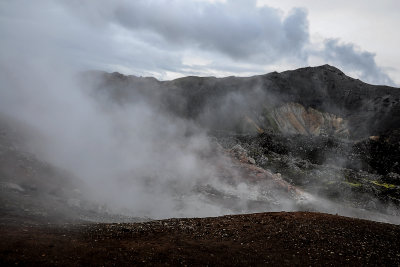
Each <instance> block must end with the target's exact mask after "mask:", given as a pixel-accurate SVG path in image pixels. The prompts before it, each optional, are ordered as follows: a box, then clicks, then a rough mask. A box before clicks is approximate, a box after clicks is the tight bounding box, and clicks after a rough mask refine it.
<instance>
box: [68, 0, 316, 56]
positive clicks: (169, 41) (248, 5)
mask: <svg viewBox="0 0 400 267" xmlns="http://www.w3.org/2000/svg"><path fill="white" fill-rule="evenodd" d="M67 4H68V6H72V7H73V8H74V9H76V8H77V5H76V4H77V2H76V1H75V2H74V4H72V5H71V4H70V3H67ZM96 8H101V9H100V10H99V11H98V12H95V14H96V16H95V21H98V14H104V19H105V20H108V21H109V22H111V23H117V24H119V25H121V26H123V27H125V28H127V29H130V30H131V31H134V34H138V33H140V32H143V31H147V32H152V33H155V34H157V35H159V36H161V37H162V38H163V40H164V42H163V43H160V44H159V45H161V46H165V45H166V46H167V47H169V48H170V46H171V45H172V46H173V47H177V48H179V49H181V48H182V47H183V48H185V47H188V46H190V47H197V48H198V49H206V50H212V51H216V52H219V53H222V54H224V55H227V56H229V57H230V58H232V59H236V60H250V61H253V62H258V63H265V62H267V61H275V60H278V59H280V58H281V57H290V56H295V57H298V56H299V55H301V54H302V53H303V48H304V45H305V44H307V43H308V41H309V33H308V22H307V12H306V11H305V10H303V9H294V10H293V11H292V12H291V13H290V14H289V15H288V16H287V17H286V18H284V17H283V15H282V14H281V12H280V11H279V10H277V9H274V8H270V7H262V8H258V7H257V6H256V1H251V2H249V1H228V2H226V3H214V4H213V3H204V2H203V3H199V2H190V1H156V2H155V1H134V2H125V1H119V2H117V3H116V4H115V5H114V6H113V7H112V8H111V10H109V12H108V13H104V12H103V8H102V7H101V6H100V7H99V5H98V4H97V3H95V2H92V7H91V8H87V9H89V10H93V9H96ZM90 13H93V11H90ZM85 16H87V15H85ZM90 17H93V16H90Z"/></svg>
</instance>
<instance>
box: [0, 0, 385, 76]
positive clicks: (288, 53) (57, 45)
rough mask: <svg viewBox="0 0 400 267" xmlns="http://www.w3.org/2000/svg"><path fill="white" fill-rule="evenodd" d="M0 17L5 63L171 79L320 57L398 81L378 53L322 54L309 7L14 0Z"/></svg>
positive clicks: (342, 49)
mask: <svg viewBox="0 0 400 267" xmlns="http://www.w3.org/2000/svg"><path fill="white" fill-rule="evenodd" d="M21 6H23V7H24V8H21ZM0 20H1V23H0V32H1V34H2V37H3V39H2V42H1V43H0V60H2V61H4V62H7V61H12V60H14V61H15V59H16V58H18V60H20V61H45V60H49V61H52V62H56V63H57V62H65V63H66V64H68V65H76V66H79V67H80V69H81V70H84V69H102V70H106V71H120V72H123V73H126V74H135V75H143V76H156V77H157V78H161V79H166V78H167V79H168V78H169V77H170V76H169V75H168V72H172V73H174V74H173V75H175V76H176V75H178V76H179V74H180V75H193V74H202V75H205V76H209V75H212V76H215V75H216V76H221V75H223V74H224V73H229V75H231V74H233V75H235V74H236V75H241V76H243V75H248V74H260V73H261V72H264V70H265V69H267V67H268V66H274V65H276V66H281V65H282V64H285V65H286V66H288V67H285V68H289V67H293V68H295V67H301V66H305V65H308V64H309V63H308V60H309V57H310V55H317V56H318V57H319V58H323V59H324V60H325V61H327V63H331V64H334V65H336V66H337V67H339V68H341V69H343V70H344V71H346V72H347V71H351V72H356V73H357V72H358V73H360V75H359V78H361V79H363V80H365V81H367V82H372V83H382V84H393V82H392V80H391V79H390V78H389V76H388V75H387V74H385V72H384V70H383V69H382V68H380V67H379V66H378V65H377V63H376V62H375V58H374V54H372V53H369V52H364V51H361V52H360V51H358V50H357V49H355V46H354V45H351V44H350V45H346V44H345V45H343V44H340V43H339V42H338V41H337V40H327V41H326V43H325V46H324V50H323V52H321V51H318V50H317V49H316V48H314V47H316V45H315V44H312V43H310V38H309V35H310V34H309V29H308V20H307V12H306V10H304V9H293V10H292V11H291V12H290V13H289V14H288V15H286V16H285V15H284V14H283V13H282V12H281V11H280V10H278V9H274V8H271V7H266V6H264V7H257V6H256V1H242V0H230V1H229V0H228V1H227V2H225V3H220V2H219V3H209V2H199V1H181V0H175V1H164V0H160V1H143V0H138V1H125V0H117V1H112V2H111V1H105V0H98V1H93V0H88V1H82V0H68V1H66V0H63V1H49V0H40V1H35V2H32V1H26V0H15V1H3V2H0ZM26 44H29V45H26ZM191 55H197V56H198V55H206V58H207V59H211V60H210V63H208V64H206V66H196V65H195V66H194V67H190V68H189V67H188V66H187V65H185V63H184V60H183V59H184V57H189V58H190V57H191ZM278 70H281V69H278ZM244 73H246V74H244Z"/></svg>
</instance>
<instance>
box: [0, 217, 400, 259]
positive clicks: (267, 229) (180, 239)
mask: <svg viewBox="0 0 400 267" xmlns="http://www.w3.org/2000/svg"><path fill="white" fill-rule="evenodd" d="M0 237H1V241H0V265H1V266H5V265H16V264H17V265H29V266H32V265H41V266H43V265H44V266H46V265H47V266H48V265H52V266H54V265H67V266H89V265H96V266H103V265H105V266H110V265H111V266H112V265H117V266H132V265H172V266H175V265H188V266H190V265H225V266H232V265H244V266H248V265H266V264H268V265H279V266H280V265H290V266H293V265H351V266H354V265H356V266H365V265H379V266H384V265H385V266H400V226H399V225H392V224H385V223H377V222H372V221H366V220H360V219H353V218H347V217H341V216H335V215H327V214H321V213H310V212H278V213H259V214H250V215H234V216H224V217H217V218H195V219H169V220H162V221H151V222H145V223H129V224H128V223H126V224H70V225H68V224H64V225H34V224H29V225H28V224H14V225H10V224H2V225H0Z"/></svg>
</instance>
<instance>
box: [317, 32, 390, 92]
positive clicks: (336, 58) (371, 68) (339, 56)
mask: <svg viewBox="0 0 400 267" xmlns="http://www.w3.org/2000/svg"><path fill="white" fill-rule="evenodd" d="M323 57H324V59H325V60H327V61H331V62H333V63H334V64H337V65H338V66H340V67H342V68H344V69H345V70H346V71H356V72H359V73H360V74H359V75H360V78H361V79H362V80H363V81H366V82H369V83H373V84H385V85H395V84H394V82H393V80H392V79H390V77H389V76H388V75H387V74H386V73H385V72H384V71H383V70H382V68H380V67H379V66H378V65H377V64H376V61H375V54H373V53H371V52H368V51H360V50H358V49H357V48H356V46H355V45H354V44H351V43H340V42H339V40H337V39H328V40H326V41H325V46H324V50H323Z"/></svg>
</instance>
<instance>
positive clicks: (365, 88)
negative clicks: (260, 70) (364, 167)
mask: <svg viewBox="0 0 400 267" xmlns="http://www.w3.org/2000/svg"><path fill="white" fill-rule="evenodd" d="M98 76H101V77H102V80H101V82H98V83H96V85H95V86H94V87H95V88H96V90H95V91H96V93H99V92H103V93H106V94H107V95H108V96H109V97H110V98H111V99H113V100H114V101H117V102H118V103H123V102H132V101H141V100H144V101H150V102H151V101H152V100H151V99H162V103H163V106H162V107H160V108H161V109H163V110H167V111H169V112H173V113H174V114H178V115H179V116H182V117H186V118H189V119H192V120H194V121H196V122H197V123H198V124H199V125H201V126H202V127H204V128H207V129H212V130H224V131H233V132H236V133H238V132H242V133H243V132H244V133H248V132H257V131H258V132H260V131H265V130H273V131H278V132H280V133H285V134H286V133H300V134H312V135H319V134H327V135H336V136H338V137H345V138H347V137H349V138H352V139H360V138H366V137H368V136H375V135H380V134H382V133H384V132H387V131H390V130H394V129H396V128H398V126H399V125H400V90H399V89H398V88H393V87H388V86H377V85H370V84H366V83H363V82H362V81H360V80H357V79H353V78H351V77H348V76H346V75H345V74H344V73H343V72H342V71H340V70H339V69H337V68H335V67H332V66H329V65H323V66H319V67H308V68H302V69H297V70H293V71H286V72H282V73H277V72H273V73H269V74H265V75H259V76H253V77H246V78H239V77H226V78H214V77H184V78H180V79H176V80H172V81H158V80H156V79H154V78H141V77H135V76H124V75H121V74H118V73H112V74H108V73H99V72H96V73H90V74H88V75H86V80H91V77H92V78H93V77H98Z"/></svg>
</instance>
